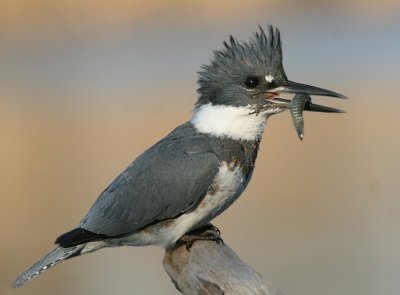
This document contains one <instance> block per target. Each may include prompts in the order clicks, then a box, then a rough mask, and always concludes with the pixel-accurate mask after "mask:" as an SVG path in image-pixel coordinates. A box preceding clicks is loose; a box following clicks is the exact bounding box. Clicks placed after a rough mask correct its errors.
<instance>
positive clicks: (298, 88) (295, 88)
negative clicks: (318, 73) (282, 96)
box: [270, 81, 347, 99]
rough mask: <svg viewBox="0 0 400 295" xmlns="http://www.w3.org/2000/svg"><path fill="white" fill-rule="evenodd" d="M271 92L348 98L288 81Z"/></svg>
mask: <svg viewBox="0 0 400 295" xmlns="http://www.w3.org/2000/svg"><path fill="white" fill-rule="evenodd" d="M270 91H271V92H282V93H305V94H308V95H319V96H330V97H337V98H342V99H346V98H347V97H346V96H344V95H342V94H339V93H336V92H333V91H330V90H326V89H323V88H319V87H315V86H311V85H306V84H301V83H296V82H292V81H286V82H285V83H284V85H282V86H279V87H277V88H274V89H271V90H270Z"/></svg>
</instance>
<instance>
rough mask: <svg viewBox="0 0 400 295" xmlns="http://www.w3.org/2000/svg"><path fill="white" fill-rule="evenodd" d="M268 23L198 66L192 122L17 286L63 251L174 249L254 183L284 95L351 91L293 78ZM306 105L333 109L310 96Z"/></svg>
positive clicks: (151, 152) (125, 176) (284, 106)
mask: <svg viewBox="0 0 400 295" xmlns="http://www.w3.org/2000/svg"><path fill="white" fill-rule="evenodd" d="M267 31H268V32H267V33H266V32H265V31H264V30H263V29H262V27H261V26H260V28H259V31H258V32H257V33H255V34H254V35H253V36H252V37H251V38H250V39H249V40H248V41H238V40H236V39H235V38H233V37H232V36H231V37H230V40H229V41H226V42H224V47H223V49H221V50H218V51H215V52H214V54H213V57H212V59H211V61H210V64H208V65H204V66H203V67H202V70H201V71H200V72H199V79H198V84H199V88H198V93H199V97H198V100H197V102H196V104H195V108H194V111H193V116H192V118H191V120H190V121H188V122H186V123H184V124H182V125H180V126H178V127H177V128H175V129H174V130H173V131H172V132H171V133H170V134H168V135H167V136H165V137H164V138H163V139H161V140H160V141H158V142H157V143H156V144H154V145H153V146H152V147H150V148H149V149H148V150H146V151H145V152H144V153H143V154H142V155H140V156H139V157H138V158H137V159H136V160H134V161H133V162H132V163H131V164H130V165H129V166H128V167H127V168H126V170H125V171H123V172H122V173H121V174H120V175H119V176H118V177H117V178H116V179H115V180H114V181H113V182H112V183H111V184H110V185H109V186H108V187H107V188H106V189H105V190H104V191H103V192H102V193H101V194H100V196H99V197H98V199H97V200H96V201H95V203H94V204H93V206H92V208H91V209H90V210H89V212H88V213H87V214H86V216H85V217H84V218H83V219H82V221H81V222H80V224H79V225H78V226H77V227H76V228H75V229H73V230H71V231H69V232H67V233H65V234H63V235H61V236H59V237H58V238H57V239H56V241H55V243H56V244H57V245H58V246H57V247H56V249H54V250H53V251H52V252H50V253H49V254H47V255H46V256H45V257H43V258H42V259H41V260H39V261H38V262H37V263H36V264H34V265H33V266H32V267H31V268H29V269H28V270H27V271H26V272H24V273H23V274H21V276H20V277H18V278H17V280H16V281H15V282H14V284H13V286H14V287H19V286H21V285H23V284H24V283H26V282H27V281H29V280H30V279H32V278H33V277H35V276H37V275H39V274H40V273H42V272H43V271H45V270H47V269H48V268H50V267H52V266H54V265H56V264H58V263H60V262H61V261H63V260H65V259H68V258H72V257H76V256H79V255H82V254H86V253H90V252H93V251H96V250H99V249H101V248H104V247H112V246H125V245H127V246H145V245H159V246H162V247H165V248H168V247H171V246H172V245H174V244H175V243H176V242H177V241H178V240H179V239H180V238H181V237H182V236H184V235H185V234H187V233H188V232H191V231H193V230H195V229H198V228H200V227H202V226H204V225H206V224H208V223H209V222H210V221H211V220H212V219H213V218H215V217H216V216H218V215H219V214H220V213H222V212H223V211H224V210H225V209H226V208H228V207H229V206H230V205H231V204H232V203H233V202H234V201H235V200H236V199H237V198H238V197H239V196H240V194H241V193H242V192H243V190H244V189H245V188H246V186H247V184H248V183H249V181H250V179H251V176H252V174H253V169H254V164H255V160H256V157H257V152H258V148H259V144H260V141H261V137H262V135H263V132H264V127H265V125H266V122H267V119H268V118H269V117H270V116H271V115H273V114H277V113H280V112H283V111H285V110H288V109H290V107H291V103H290V100H286V99H282V98H280V97H279V94H280V93H304V94H306V95H320V96H330V97H338V98H344V96H342V95H340V94H338V93H335V92H332V91H329V90H325V89H322V88H317V87H313V86H309V85H305V84H299V83H295V82H291V81H289V80H288V78H287V77H286V74H285V71H284V69H283V65H282V48H281V39H280V33H279V31H278V29H275V28H273V27H272V26H268V27H267ZM305 110H312V111H326V110H325V109H324V107H323V106H318V105H315V104H311V103H308V106H307V107H306V108H305Z"/></svg>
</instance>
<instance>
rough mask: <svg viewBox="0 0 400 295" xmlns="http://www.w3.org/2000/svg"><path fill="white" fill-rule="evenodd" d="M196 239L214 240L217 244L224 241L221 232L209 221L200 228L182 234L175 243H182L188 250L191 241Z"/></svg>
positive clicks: (191, 244)
mask: <svg viewBox="0 0 400 295" xmlns="http://www.w3.org/2000/svg"><path fill="white" fill-rule="evenodd" d="M198 240H203V241H204V240H206V241H214V242H216V243H217V244H219V243H224V241H223V240H222V239H221V232H220V231H219V229H218V228H217V227H215V226H214V225H212V224H211V223H207V224H206V225H204V226H202V227H200V228H197V229H195V230H193V231H191V232H188V233H187V234H185V235H184V236H182V237H181V238H180V239H179V240H178V241H177V243H179V244H184V245H185V246H186V250H188V251H190V248H191V247H192V246H193V243H194V242H195V241H198Z"/></svg>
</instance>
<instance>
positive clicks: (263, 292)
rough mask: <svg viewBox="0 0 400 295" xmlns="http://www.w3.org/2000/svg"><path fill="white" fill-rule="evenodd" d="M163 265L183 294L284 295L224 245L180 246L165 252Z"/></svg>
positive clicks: (199, 242) (211, 242)
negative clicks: (188, 247) (187, 247)
mask: <svg viewBox="0 0 400 295" xmlns="http://www.w3.org/2000/svg"><path fill="white" fill-rule="evenodd" d="M163 264H164V268H165V270H166V271H167V273H168V275H169V276H170V278H171V279H172V282H173V283H174V284H175V286H176V288H177V289H178V290H179V291H180V292H181V293H182V294H184V295H194V294H201V295H208V294H210V295H211V294H212V295H222V294H224V295H228V294H229V295H235V294H239V295H247V294H252V295H254V294H260V295H282V293H281V292H280V291H279V290H278V289H277V288H276V287H275V286H273V285H272V283H271V282H269V281H267V280H265V279H264V278H263V277H262V276H261V275H260V274H259V273H257V272H256V271H255V270H253V269H252V268H251V267H250V266H248V265H247V264H245V263H244V262H243V261H241V260H240V259H239V257H238V256H237V255H236V254H235V253H234V252H233V250H232V249H231V248H229V247H228V246H227V245H226V244H223V243H219V244H217V243H216V242H214V241H200V240H199V241H196V242H194V243H193V246H192V247H191V248H190V251H188V250H187V249H186V247H185V245H182V244H180V245H179V244H177V245H176V246H175V247H174V248H172V249H169V250H167V251H166V252H165V256H164V261H163Z"/></svg>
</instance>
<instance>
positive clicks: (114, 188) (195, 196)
mask: <svg viewBox="0 0 400 295" xmlns="http://www.w3.org/2000/svg"><path fill="white" fill-rule="evenodd" d="M179 128H180V129H179ZM188 130H189V131H188ZM188 133H189V134H188ZM218 167H219V160H218V158H217V157H216V155H215V154H214V153H213V152H212V151H211V148H210V147H209V146H208V144H207V142H206V141H204V138H203V137H201V136H196V134H195V133H193V132H191V133H190V129H188V126H185V125H182V126H181V127H178V128H177V129H176V130H175V131H173V132H172V133H171V134H170V135H168V136H167V137H166V138H164V139H163V140H161V141H160V142H158V143H157V144H155V145H154V146H153V147H152V148H150V149H149V150H147V151H146V152H145V153H143V154H142V155H141V156H140V157H139V158H137V159H136V160H135V161H134V162H133V163H132V164H131V165H130V166H129V167H128V168H127V169H126V170H125V171H124V172H123V173H121V174H120V175H119V176H118V177H117V178H116V179H115V180H114V181H113V182H112V183H111V184H110V185H109V186H108V187H107V188H106V189H105V190H104V192H103V193H102V194H101V195H100V196H99V198H98V199H97V200H96V202H95V203H94V205H93V207H92V208H91V209H90V211H89V212H88V214H87V215H86V217H85V218H84V219H83V221H82V223H81V228H83V229H85V230H88V231H90V232H93V233H96V234H100V235H106V236H117V235H122V234H126V233H129V232H132V231H135V230H137V229H139V228H142V227H144V226H146V225H149V224H151V223H152V222H154V221H157V220H162V219H167V218H173V217H175V216H177V215H179V214H181V213H182V212H186V211H188V210H190V209H191V208H192V207H193V206H194V205H195V204H197V203H198V202H199V201H200V200H201V198H202V197H203V196H204V195H205V194H206V192H207V189H208V188H209V186H210V185H211V184H212V181H213V179H214V177H215V175H216V173H217V172H218Z"/></svg>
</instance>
